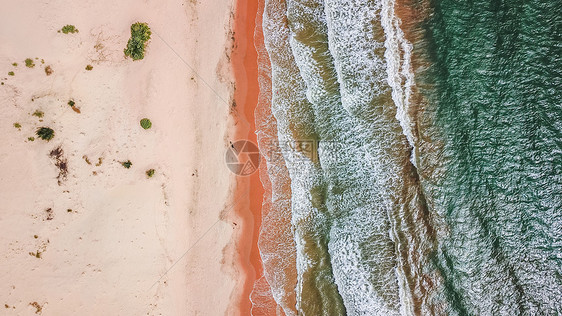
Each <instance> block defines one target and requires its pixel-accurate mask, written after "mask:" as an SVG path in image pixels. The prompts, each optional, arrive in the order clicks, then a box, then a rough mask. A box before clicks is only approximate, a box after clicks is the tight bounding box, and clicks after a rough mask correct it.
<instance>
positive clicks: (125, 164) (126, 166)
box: [121, 160, 133, 169]
mask: <svg viewBox="0 0 562 316" xmlns="http://www.w3.org/2000/svg"><path fill="white" fill-rule="evenodd" d="M121 165H123V167H125V168H127V169H129V168H131V166H132V165H133V163H132V162H131V161H130V160H127V161H124V162H122V163H121Z"/></svg>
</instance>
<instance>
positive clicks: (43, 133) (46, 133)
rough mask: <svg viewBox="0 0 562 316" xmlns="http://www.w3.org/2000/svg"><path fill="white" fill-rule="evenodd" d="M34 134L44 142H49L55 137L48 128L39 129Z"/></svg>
mask: <svg viewBox="0 0 562 316" xmlns="http://www.w3.org/2000/svg"><path fill="white" fill-rule="evenodd" d="M35 134H36V135H37V136H39V138H41V139H42V140H46V141H50V140H51V139H53V137H55V131H53V129H52V128H49V127H39V128H38V129H37V131H36V132H35Z"/></svg>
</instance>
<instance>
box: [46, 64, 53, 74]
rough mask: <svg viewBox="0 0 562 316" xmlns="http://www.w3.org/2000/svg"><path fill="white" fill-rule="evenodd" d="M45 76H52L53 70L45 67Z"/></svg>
mask: <svg viewBox="0 0 562 316" xmlns="http://www.w3.org/2000/svg"><path fill="white" fill-rule="evenodd" d="M45 74H46V75H47V76H50V75H52V74H53V68H52V67H51V66H47V67H45Z"/></svg>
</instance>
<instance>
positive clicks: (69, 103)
mask: <svg viewBox="0 0 562 316" xmlns="http://www.w3.org/2000/svg"><path fill="white" fill-rule="evenodd" d="M75 104H76V102H74V100H68V105H70V106H74V105H75Z"/></svg>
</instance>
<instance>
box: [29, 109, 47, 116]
mask: <svg viewBox="0 0 562 316" xmlns="http://www.w3.org/2000/svg"><path fill="white" fill-rule="evenodd" d="M31 115H33V116H37V117H43V116H44V115H45V113H43V111H39V110H35V112H33V114H31Z"/></svg>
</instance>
